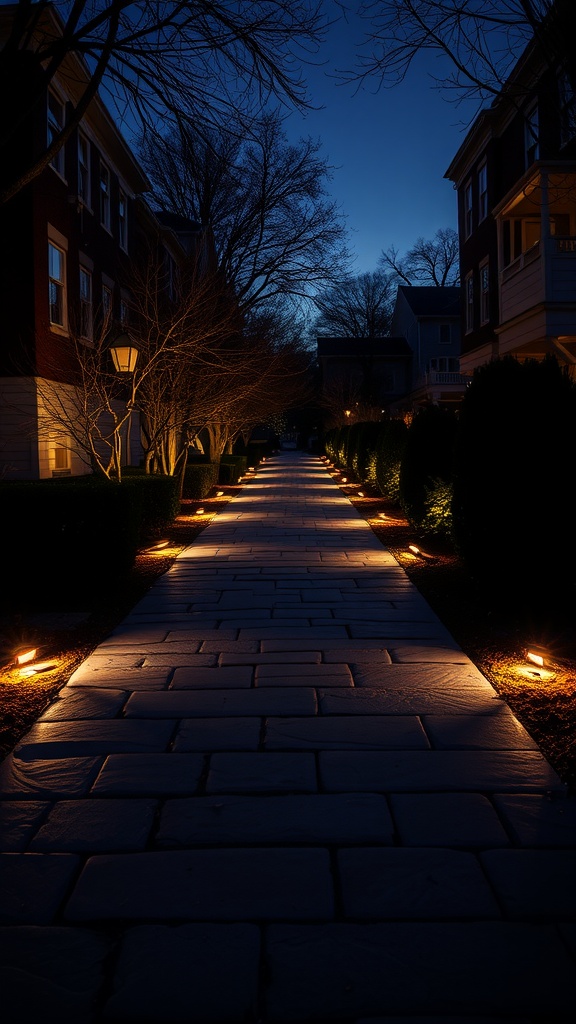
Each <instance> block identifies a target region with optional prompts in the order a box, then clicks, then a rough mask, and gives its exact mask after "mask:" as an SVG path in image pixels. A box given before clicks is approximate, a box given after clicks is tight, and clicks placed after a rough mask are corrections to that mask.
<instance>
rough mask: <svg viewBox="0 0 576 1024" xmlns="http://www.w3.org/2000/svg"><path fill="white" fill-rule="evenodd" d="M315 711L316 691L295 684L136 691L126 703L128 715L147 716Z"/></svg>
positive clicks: (205, 716) (198, 716) (304, 713)
mask: <svg viewBox="0 0 576 1024" xmlns="http://www.w3.org/2000/svg"><path fill="white" fill-rule="evenodd" d="M315 713H316V693H315V691H314V690H312V689H304V688H297V689H296V688H294V687H285V688H280V687H279V688H277V689H270V688H266V689H254V690H215V691H213V692H209V691H208V690H194V691H192V690H188V691H184V690H180V691H170V692H166V693H134V694H132V696H131V697H130V700H129V701H128V703H127V705H126V717H127V718H144V719H153V718H159V719H162V718H211V717H217V716H220V715H222V716H230V717H235V716H239V717H242V716H248V715H274V714H280V715H281V714H285V715H313V714H315Z"/></svg>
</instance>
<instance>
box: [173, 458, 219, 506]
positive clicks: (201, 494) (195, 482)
mask: <svg viewBox="0 0 576 1024" xmlns="http://www.w3.org/2000/svg"><path fill="white" fill-rule="evenodd" d="M218 471H219V464H218V463H217V462H192V463H188V465H187V466H186V469H185V471H184V484H183V487H182V497H183V498H184V499H194V500H198V499H200V498H205V497H206V495H207V494H209V493H210V491H211V490H212V488H213V487H214V485H215V484H216V483H217V482H218Z"/></svg>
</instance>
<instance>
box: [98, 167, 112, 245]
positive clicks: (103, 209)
mask: <svg viewBox="0 0 576 1024" xmlns="http://www.w3.org/2000/svg"><path fill="white" fill-rule="evenodd" d="M100 223H101V224H102V227H105V228H106V229H107V230H108V231H110V171H109V170H108V168H107V167H106V164H103V163H101V164H100Z"/></svg>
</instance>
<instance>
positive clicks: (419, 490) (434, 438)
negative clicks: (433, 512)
mask: <svg viewBox="0 0 576 1024" xmlns="http://www.w3.org/2000/svg"><path fill="white" fill-rule="evenodd" d="M457 425H458V420H457V419H456V415H455V413H454V412H452V410H451V409H446V408H444V407H442V406H439V405H429V406H426V407H425V408H423V409H420V410H419V411H418V412H417V413H416V415H415V416H414V419H413V420H412V423H411V424H410V427H409V429H408V433H407V435H406V444H405V446H404V450H403V452H402V462H401V466H400V478H399V492H400V505H401V507H402V510H403V512H404V514H405V515H406V517H407V518H408V519H409V520H410V522H411V524H412V526H414V527H415V528H416V529H419V528H420V527H421V526H422V524H423V521H424V517H425V514H426V507H425V501H426V492H427V489H430V488H431V487H432V483H433V481H435V480H436V481H438V480H441V481H443V482H444V483H450V482H451V480H452V471H453V462H454V442H455V437H456V428H457Z"/></svg>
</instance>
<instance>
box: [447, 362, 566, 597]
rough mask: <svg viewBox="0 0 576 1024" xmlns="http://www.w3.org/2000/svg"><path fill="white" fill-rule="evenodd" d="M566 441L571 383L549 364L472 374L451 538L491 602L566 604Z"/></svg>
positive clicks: (502, 366) (489, 367) (507, 365)
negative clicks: (489, 595) (489, 594)
mask: <svg viewBox="0 0 576 1024" xmlns="http://www.w3.org/2000/svg"><path fill="white" fill-rule="evenodd" d="M575 439H576V383H575V381H574V380H573V379H572V378H571V377H570V376H569V374H568V371H567V370H566V369H565V368H563V367H561V366H560V365H559V364H558V361H557V360H556V359H555V358H554V357H553V356H548V357H547V358H546V359H545V360H543V361H537V360H534V359H530V360H527V361H525V362H519V361H518V360H516V359H514V358H512V357H511V356H507V357H504V358H502V359H498V360H495V361H493V362H491V363H487V364H486V365H484V366H481V367H479V368H478V369H477V370H476V371H475V373H474V376H473V378H472V381H471V384H470V387H469V388H468V389H467V392H466V395H465V397H464V400H463V403H462V406H461V410H460V418H459V427H458V434H457V443H456V452H455V466H454V498H453V516H454V539H455V543H456V546H457V550H458V552H459V554H460V555H461V557H462V558H463V559H464V561H465V563H466V565H467V566H468V568H469V570H470V572H471V573H472V574H473V575H474V576H476V578H477V579H478V581H479V582H480V583H481V585H482V586H483V588H484V589H487V590H489V591H490V593H491V595H492V597H493V600H494V601H495V602H498V601H515V602H517V604H518V607H519V608H522V607H528V608H529V609H530V610H538V611H539V612H542V611H543V610H546V609H547V608H549V607H552V606H553V605H554V604H555V603H556V602H561V603H562V604H566V602H567V601H568V602H570V604H571V605H572V603H573V602H574V599H575V584H574V581H575V580H576V548H575V546H574V545H573V544H572V542H571V535H572V532H573V529H574V492H575V490H576V460H575V458H574V442H575ZM559 559H560V564H559Z"/></svg>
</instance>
